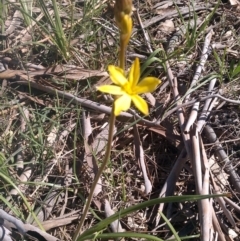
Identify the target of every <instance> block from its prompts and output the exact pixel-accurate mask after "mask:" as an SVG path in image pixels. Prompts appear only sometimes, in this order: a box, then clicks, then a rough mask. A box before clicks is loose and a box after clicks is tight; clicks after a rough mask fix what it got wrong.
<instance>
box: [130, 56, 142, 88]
mask: <svg viewBox="0 0 240 241" xmlns="http://www.w3.org/2000/svg"><path fill="white" fill-rule="evenodd" d="M139 78H140V64H139V59H138V58H136V59H135V61H134V62H133V64H132V67H131V69H130V73H129V78H128V79H129V80H128V81H129V84H130V86H131V87H132V88H134V87H135V86H136V85H137V83H138V81H139Z"/></svg>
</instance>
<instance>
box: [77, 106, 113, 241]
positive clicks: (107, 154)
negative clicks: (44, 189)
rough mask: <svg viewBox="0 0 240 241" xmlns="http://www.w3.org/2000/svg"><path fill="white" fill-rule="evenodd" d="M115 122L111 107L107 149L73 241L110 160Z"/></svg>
mask: <svg viewBox="0 0 240 241" xmlns="http://www.w3.org/2000/svg"><path fill="white" fill-rule="evenodd" d="M115 120H116V117H115V115H114V107H113V108H112V112H111V116H110V121H109V133H108V143H107V149H106V153H105V157H104V159H103V163H102V165H101V167H100V168H99V170H98V172H97V175H96V176H95V179H94V181H93V184H92V187H91V190H90V193H89V196H88V199H87V202H86V204H85V206H84V210H83V214H82V217H81V219H80V222H79V224H78V227H77V229H76V232H75V234H74V237H73V241H77V238H78V236H79V234H80V232H81V229H82V226H83V223H84V221H85V218H86V216H87V213H88V210H89V207H90V205H91V202H92V198H93V193H94V190H95V187H96V185H97V183H98V180H99V178H100V176H101V175H102V173H103V171H104V169H105V167H106V165H107V163H108V160H109V159H110V154H111V145H112V140H113V135H114V124H115Z"/></svg>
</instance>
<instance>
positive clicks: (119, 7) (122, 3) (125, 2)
mask: <svg viewBox="0 0 240 241" xmlns="http://www.w3.org/2000/svg"><path fill="white" fill-rule="evenodd" d="M122 12H123V13H124V14H128V15H131V13H132V0H116V2H115V5H114V15H115V18H117V17H116V15H118V14H119V13H122Z"/></svg>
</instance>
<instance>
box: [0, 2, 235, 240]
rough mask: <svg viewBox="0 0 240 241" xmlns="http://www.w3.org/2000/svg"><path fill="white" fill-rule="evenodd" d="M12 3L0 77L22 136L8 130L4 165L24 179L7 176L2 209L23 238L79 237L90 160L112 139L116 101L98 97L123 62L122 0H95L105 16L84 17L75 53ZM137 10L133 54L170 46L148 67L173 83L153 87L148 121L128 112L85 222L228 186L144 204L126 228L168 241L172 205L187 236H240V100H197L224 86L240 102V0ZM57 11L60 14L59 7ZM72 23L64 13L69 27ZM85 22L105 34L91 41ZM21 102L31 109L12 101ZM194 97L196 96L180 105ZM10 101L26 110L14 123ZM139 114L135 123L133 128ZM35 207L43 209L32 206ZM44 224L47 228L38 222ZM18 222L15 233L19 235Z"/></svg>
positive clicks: (1, 42) (79, 6) (97, 161)
mask: <svg viewBox="0 0 240 241" xmlns="http://www.w3.org/2000/svg"><path fill="white" fill-rule="evenodd" d="M74 4H75V6H76V9H75V11H79V12H82V10H84V8H85V7H86V6H84V5H83V3H82V2H74ZM134 5H135V3H134ZM232 6H234V7H232ZM8 7H9V9H10V10H11V11H9V12H8V15H9V16H7V18H5V19H4V18H3V21H4V24H5V28H2V29H1V32H2V34H1V35H0V38H1V39H0V47H1V50H0V55H1V56H0V63H1V72H0V80H1V81H2V84H4V81H7V87H4V85H3V88H4V92H3V93H2V95H1V106H2V107H1V108H2V109H3V110H4V111H5V110H6V112H1V121H2V123H3V125H2V127H1V132H2V133H4V131H6V128H5V126H6V125H5V124H9V126H8V129H9V131H8V133H14V135H1V137H2V138H1V143H0V144H1V153H2V154H3V156H5V159H3V161H1V163H4V164H3V165H4V167H5V168H7V173H8V175H9V176H11V177H12V179H11V181H12V182H13V183H14V184H15V186H14V185H13V183H12V184H11V185H9V184H10V183H11V182H9V181H6V180H7V179H4V180H3V179H2V178H3V176H1V183H2V184H1V197H2V198H4V199H2V200H5V201H2V202H1V210H0V211H1V213H0V216H1V218H3V220H6V221H8V222H9V223H10V224H11V225H12V226H11V225H10V226H7V224H6V225H5V223H4V228H6V229H7V230H8V231H9V230H10V231H11V232H12V236H13V237H14V238H15V239H16V237H18V238H17V240H20V239H19V236H17V235H19V234H17V233H16V232H15V231H14V230H18V231H19V232H20V233H21V234H22V235H23V234H25V235H30V237H32V238H34V237H35V238H36V236H35V234H36V233H38V234H41V235H45V239H46V240H71V237H72V236H73V233H74V227H76V225H77V218H78V215H79V213H81V211H82V209H83V205H84V200H85V199H86V198H87V194H88V190H89V188H90V187H91V182H92V178H93V177H94V176H93V175H94V172H92V168H93V166H94V165H95V166H96V167H97V166H99V165H101V158H102V155H104V154H103V153H104V152H103V149H104V146H105V142H106V138H107V126H106V125H105V123H107V121H108V114H109V112H110V109H111V102H109V101H108V100H107V98H106V100H103V98H102V97H99V93H97V92H96V90H95V86H97V85H100V84H101V81H104V83H106V82H107V83H108V84H109V78H108V73H107V72H106V66H107V65H108V64H114V63H116V62H117V59H116V56H117V55H116V54H115V53H116V52H117V49H118V46H117V44H116V43H117V34H116V31H115V30H114V27H113V26H114V20H113V16H112V12H111V11H112V6H111V4H110V3H109V4H106V3H102V4H96V5H95V6H93V8H92V9H94V10H96V12H94V11H92V12H91V13H92V14H96V19H97V20H96V19H90V18H89V17H88V16H86V18H85V19H84V15H81V16H83V17H81V19H79V20H78V21H76V22H74V26H75V27H76V29H74V30H75V31H73V35H72V36H71V37H72V38H77V37H79V35H81V34H83V35H82V37H81V42H79V43H78V44H77V45H75V46H74V48H75V49H70V51H69V53H70V54H72V53H74V51H75V52H77V51H79V53H81V54H80V55H78V54H72V58H71V59H70V60H68V61H66V59H64V58H61V54H59V52H58V50H57V48H56V47H55V46H54V43H53V42H52V41H51V38H50V37H49V36H47V35H46V34H45V33H44V32H43V31H42V30H41V29H40V27H39V25H37V24H35V22H34V21H32V25H31V26H26V25H25V23H24V19H23V17H22V16H21V13H20V12H19V10H18V8H17V7H16V5H8ZM60 7H61V5H60ZM68 7H70V6H68V5H64V6H62V8H66V9H67V8H68ZM135 8H136V9H137V10H138V15H139V16H137V15H135V14H137V11H136V12H134V13H133V17H134V21H135V22H136V24H137V23H139V26H138V25H136V26H135V27H136V29H134V31H133V38H132V39H133V40H132V41H131V45H130V49H129V55H128V56H127V60H128V63H130V61H129V60H132V59H133V57H132V56H131V53H133V52H134V53H136V54H139V55H140V56H143V58H145V59H147V58H148V57H149V56H150V55H151V54H153V53H154V51H155V50H156V49H158V48H160V49H164V51H165V53H166V54H167V56H165V55H164V54H161V52H160V54H159V55H156V56H155V61H153V62H151V64H150V65H149V66H148V68H147V71H148V73H150V72H151V75H152V74H154V75H156V77H159V76H160V78H161V79H162V80H164V81H163V82H164V83H163V85H164V84H165V83H167V84H166V85H164V86H165V88H161V87H160V89H161V91H160V90H157V91H156V92H155V93H154V94H153V95H152V96H150V95H149V96H146V98H147V100H148V101H149V104H150V106H151V108H152V109H151V115H150V117H149V118H145V119H140V118H139V115H136V113H135V112H134V111H133V112H131V113H123V115H122V117H121V116H120V117H119V118H118V122H117V125H116V134H115V138H114V141H113V143H112V150H113V151H112V157H111V162H110V163H109V166H108V168H107V170H106V172H105V173H104V175H103V176H102V177H101V185H99V186H98V189H97V190H96V193H95V198H94V202H93V205H92V208H93V209H94V208H96V207H97V208H96V210H92V212H91V213H89V214H88V218H87V220H86V223H85V229H88V228H89V227H91V226H92V225H93V224H95V223H96V222H98V220H99V217H101V218H104V217H105V215H106V217H107V216H108V215H109V214H112V213H113V212H115V211H116V210H117V211H120V210H121V209H123V208H126V207H129V206H130V205H134V204H137V203H141V202H143V201H145V200H148V199H152V198H154V197H157V196H159V197H164V196H171V195H183V194H196V193H197V194H208V193H223V192H229V193H231V194H232V197H231V198H226V197H224V198H218V199H216V200H215V199H209V200H202V201H200V202H198V203H189V202H186V203H181V204H177V203H173V204H168V205H163V204H161V205H159V206H156V207H154V208H149V209H148V210H140V211H139V212H136V213H134V214H132V215H130V216H129V217H127V218H123V219H121V226H122V227H121V226H120V223H118V225H119V226H118V228H121V230H122V229H124V230H127V231H136V232H140V233H141V232H149V233H153V234H154V235H156V236H157V237H160V238H163V239H167V238H170V237H172V233H171V232H170V231H169V229H168V227H167V226H166V224H165V223H164V221H163V220H162V218H161V215H160V214H161V212H163V213H164V214H167V215H168V218H169V220H170V221H171V222H172V224H173V225H174V227H175V229H176V230H177V231H178V233H179V235H181V236H184V235H198V234H199V233H201V235H202V238H203V239H204V240H210V239H211V237H213V238H214V239H217V238H218V239H219V240H229V239H231V240H238V235H239V228H240V227H239V221H238V220H239V217H240V216H239V213H240V212H239V208H238V206H239V190H240V189H239V163H238V162H239V147H240V139H239V133H240V132H239V108H238V105H239V104H238V105H237V104H233V103H230V102H228V101H223V100H221V99H220V98H217V97H215V98H209V99H207V100H205V102H203V101H201V102H199V99H198V97H199V96H211V95H213V94H216V93H219V94H220V95H221V94H222V95H223V96H225V97H227V98H230V99H233V100H235V101H239V71H238V68H239V56H240V49H239V44H238V36H239V30H240V24H239V21H240V19H239V12H240V6H239V2H238V1H229V2H227V3H222V2H221V3H219V4H218V5H216V3H215V2H211V1H209V2H208V3H206V2H204V1H200V2H193V4H192V5H187V3H186V2H184V1H177V2H173V1H163V2H161V3H158V2H157V1H148V2H147V3H146V2H144V1H140V2H139V6H137V5H136V6H135ZM49 10H50V11H51V12H50V13H51V14H53V9H52V7H51V6H49ZM97 10H101V11H100V12H98V11H97ZM34 14H35V16H36V18H38V21H40V22H41V21H42V19H43V18H44V15H42V13H40V12H39V11H35V12H34ZM52 16H53V15H52ZM139 18H140V20H141V22H142V26H140V25H141V24H140V23H141V22H139ZM67 21H69V20H66V17H65V16H64V15H62V22H63V24H64V28H65V30H66V31H68V30H69V26H70V22H67ZM73 21H75V20H73ZM84 24H86V26H91V28H92V29H91V31H92V33H93V34H92V36H95V35H97V36H98V38H90V37H91V36H90V34H88V31H89V30H88V28H84ZM138 27H139V28H138ZM139 29H142V30H144V31H140V30H139ZM178 30H179V31H178ZM29 33H30V35H29ZM207 34H208V35H207ZM74 35H76V36H74ZM210 35H211V37H210ZM29 36H30V37H29ZM32 37H34V39H33V38H32ZM159 38H160V39H159ZM36 39H37V43H38V44H35V43H34V41H35V40H36ZM96 39H97V40H98V41H97V42H96ZM33 40H34V41H33ZM71 40H72V39H71ZM154 41H156V43H155V42H154ZM207 41H208V43H207V45H206V42H207ZM204 42H205V49H204ZM166 76H167V77H166ZM174 77H177V81H176V79H174ZM171 81H173V82H172V83H171ZM62 83H64V84H63V85H62ZM180 89H181V91H180ZM20 96H22V97H23V99H20ZM167 96H168V97H167ZM25 97H26V98H27V99H28V101H25ZM166 97H167V98H168V99H166V100H165V98H166ZM101 98H102V99H101ZM13 99H15V100H18V101H19V102H20V103H21V102H22V103H24V104H23V105H24V106H23V107H22V105H20V104H17V107H16V106H15V107H14V106H13V104H12V103H11V101H12V100H13ZM24 101H25V102H24ZM189 101H193V102H194V104H193V105H190V106H189V107H181V105H182V104H183V103H187V102H189ZM165 102H166V104H165ZM100 103H101V104H100ZM157 106H161V108H162V109H161V111H159V110H157V109H156V108H157ZM175 107H177V108H176V110H175V111H174V112H172V113H171V112H170V114H168V115H167V117H166V118H165V119H164V118H162V116H164V114H165V113H169V112H168V111H169V110H171V109H172V108H175ZM9 109H10V110H11V111H12V110H13V109H14V110H16V113H17V114H16V115H14V117H13V120H12V121H9V119H10V114H9V113H10V112H9V111H7V110H9ZM27 112H28V113H29V114H28V117H27V118H25V119H24V118H23V117H24V113H27ZM86 112H87V113H88V116H87V117H86V116H85V114H84V113H86ZM4 113H5V114H4ZM102 113H105V114H106V115H105V116H104V117H103V118H99V119H98V118H95V117H94V116H96V115H101V114H102ZM159 115H160V116H159ZM191 116H192V119H191V118H190V117H191ZM92 117H93V118H92ZM139 119H140V120H139ZM134 121H135V122H136V124H137V125H134V127H132V126H133V125H132V123H133V122H134ZM24 122H26V123H24ZM21 125H23V126H25V128H21ZM91 129H92V132H91V131H90V130H91ZM202 130H203V131H202ZM10 131H11V132H10ZM63 136H64V137H63ZM21 140H24V141H23V143H21V142H22V141H21ZM1 156H2V155H1ZM17 157H21V158H17ZM1 158H2V157H1ZM20 159H21V162H20V163H19V162H18V163H17V162H16V161H17V160H20ZM22 162H23V163H22ZM22 165H23V167H22ZM5 174H6V173H5ZM69 176H70V180H69V181H67V177H68V178H69ZM6 184H8V185H6ZM80 194H81V195H80ZM30 199H33V200H30ZM17 200H18V201H17ZM102 205H105V212H106V214H104V208H103V207H102ZM14 207H15V208H14ZM111 207H114V209H115V210H114V211H113V210H112V208H111ZM10 210H11V212H10ZM32 210H34V212H35V216H36V217H34V215H33V216H32V215H31V214H29V213H31V212H32ZM106 210H107V211H106ZM6 212H8V213H9V214H11V216H10V215H9V214H8V215H7V213H6ZM145 214H146V215H145ZM68 215H69V216H68ZM17 218H20V219H21V220H24V221H26V222H27V223H25V224H24V223H21V222H18V221H19V219H17ZM57 220H59V221H57ZM60 220H61V221H60ZM38 222H39V223H40V225H39V223H38ZM46 222H48V228H47V226H46V224H47V223H46ZM36 223H38V224H37V225H36ZM41 225H42V226H43V227H44V228H45V229H46V230H48V233H49V234H47V233H46V234H43V232H42V231H40V229H39V228H38V227H36V226H41ZM113 225H114V224H113ZM114 229H115V231H118V232H119V230H118V229H116V227H113V230H112V231H113V232H114ZM30 230H34V231H35V234H33V233H31V232H29V231H30ZM121 230H120V231H121ZM8 231H6V237H5V239H6V240H12V238H11V237H10V236H9V232H8ZM211 235H212V236H211ZM197 239H198V238H197V236H196V238H195V240H197Z"/></svg>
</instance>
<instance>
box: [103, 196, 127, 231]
mask: <svg viewBox="0 0 240 241" xmlns="http://www.w3.org/2000/svg"><path fill="white" fill-rule="evenodd" d="M104 211H105V215H106V217H110V216H111V215H113V214H114V211H113V210H112V208H111V206H110V203H109V201H108V200H106V199H105V202H104ZM110 226H111V229H112V231H113V232H114V233H119V232H124V231H125V230H124V229H123V228H122V225H121V223H120V221H119V220H116V221H114V222H112V223H111V224H110Z"/></svg>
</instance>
